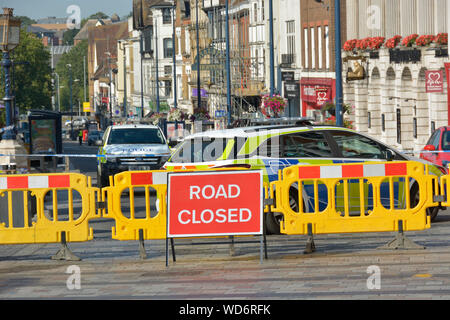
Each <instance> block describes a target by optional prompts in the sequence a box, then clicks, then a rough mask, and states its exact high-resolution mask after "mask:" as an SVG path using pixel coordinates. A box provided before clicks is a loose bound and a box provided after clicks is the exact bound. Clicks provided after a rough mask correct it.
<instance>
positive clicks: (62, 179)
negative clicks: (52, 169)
mask: <svg viewBox="0 0 450 320" xmlns="http://www.w3.org/2000/svg"><path fill="white" fill-rule="evenodd" d="M48 188H70V175H49V176H19V175H17V176H14V175H12V176H8V177H0V190H6V189H9V190H11V189H48Z"/></svg>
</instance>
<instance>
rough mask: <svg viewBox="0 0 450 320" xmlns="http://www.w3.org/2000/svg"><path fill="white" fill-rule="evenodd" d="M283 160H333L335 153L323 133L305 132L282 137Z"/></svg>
mask: <svg viewBox="0 0 450 320" xmlns="http://www.w3.org/2000/svg"><path fill="white" fill-rule="evenodd" d="M281 145H282V150H281V157H282V158H332V157H333V153H332V151H331V148H330V146H329V145H328V142H327V140H326V139H325V136H324V135H323V133H321V132H304V133H295V134H288V135H283V136H282V137H281Z"/></svg>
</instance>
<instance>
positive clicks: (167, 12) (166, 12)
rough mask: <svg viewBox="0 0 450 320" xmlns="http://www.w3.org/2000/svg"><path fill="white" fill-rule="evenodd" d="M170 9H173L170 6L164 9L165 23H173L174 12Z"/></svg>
mask: <svg viewBox="0 0 450 320" xmlns="http://www.w3.org/2000/svg"><path fill="white" fill-rule="evenodd" d="M170 11H171V10H170V9H169V8H164V9H162V17H163V23H164V24H169V23H172V14H171V12H170Z"/></svg>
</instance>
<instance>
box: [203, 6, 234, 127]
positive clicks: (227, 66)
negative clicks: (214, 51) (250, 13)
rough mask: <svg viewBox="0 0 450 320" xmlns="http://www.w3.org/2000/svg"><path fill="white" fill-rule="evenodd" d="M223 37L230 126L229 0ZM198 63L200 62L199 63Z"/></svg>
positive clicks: (229, 121)
mask: <svg viewBox="0 0 450 320" xmlns="http://www.w3.org/2000/svg"><path fill="white" fill-rule="evenodd" d="M225 11H226V12H225V19H226V26H225V28H226V29H225V36H226V59H227V61H226V70H227V114H228V117H227V120H228V126H230V125H231V74H230V72H231V68H230V20H229V19H230V15H229V0H225ZM199 63H200V62H199Z"/></svg>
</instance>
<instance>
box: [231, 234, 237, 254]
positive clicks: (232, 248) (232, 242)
mask: <svg viewBox="0 0 450 320" xmlns="http://www.w3.org/2000/svg"><path fill="white" fill-rule="evenodd" d="M230 240H231V242H230V257H232V256H234V255H235V253H236V249H235V247H234V237H233V236H230Z"/></svg>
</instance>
